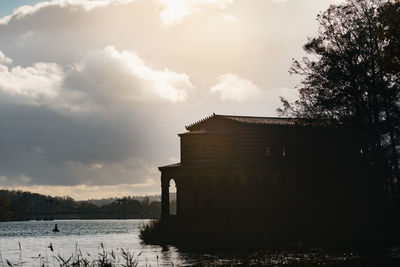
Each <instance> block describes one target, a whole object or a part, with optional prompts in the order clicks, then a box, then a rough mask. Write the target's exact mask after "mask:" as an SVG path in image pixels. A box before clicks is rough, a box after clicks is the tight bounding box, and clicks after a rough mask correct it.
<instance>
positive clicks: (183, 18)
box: [0, 0, 337, 199]
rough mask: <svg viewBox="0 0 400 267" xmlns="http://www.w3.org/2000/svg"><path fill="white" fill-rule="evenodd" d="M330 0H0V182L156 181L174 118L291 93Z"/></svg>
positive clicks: (98, 186) (245, 111)
mask: <svg viewBox="0 0 400 267" xmlns="http://www.w3.org/2000/svg"><path fill="white" fill-rule="evenodd" d="M334 2H337V1H334V0H286V1H285V0H53V1H43V2H40V1H28V0H27V1H22V0H20V1H16V0H9V1H5V0H1V4H0V9H1V12H0V14H1V15H2V16H3V17H2V18H1V19H0V51H1V52H0V125H1V126H0V188H8V189H21V190H29V191H34V192H39V193H43V194H50V195H59V196H64V195H70V196H72V197H73V198H76V199H88V198H98V197H109V196H122V195H145V194H155V193H157V194H158V193H160V181H159V180H160V173H159V172H158V169H157V166H160V165H166V164H169V163H173V162H178V161H179V138H178V136H177V133H179V132H184V131H185V129H184V126H185V125H188V124H190V123H192V122H195V121H197V120H199V119H201V118H203V117H206V116H209V115H211V114H212V113H213V112H215V113H217V114H238V115H239V114H240V115H255V116H275V115H276V112H275V110H276V108H277V107H278V106H279V105H280V103H279V96H285V97H288V98H291V99H294V98H295V97H296V91H295V89H294V86H295V85H296V84H297V83H298V77H293V76H290V75H289V73H288V69H289V67H290V65H291V60H292V58H299V57H302V56H304V53H303V51H302V45H303V44H304V43H305V42H306V40H307V36H313V35H315V33H316V32H317V25H316V22H315V18H316V16H317V14H318V13H319V12H320V11H322V10H325V9H326V8H327V7H328V5H329V4H330V3H334ZM35 3H37V4H35ZM24 4H25V6H22V5H24Z"/></svg>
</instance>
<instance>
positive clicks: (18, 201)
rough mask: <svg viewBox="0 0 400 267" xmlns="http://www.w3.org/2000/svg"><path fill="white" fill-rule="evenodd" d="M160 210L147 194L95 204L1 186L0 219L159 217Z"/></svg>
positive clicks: (159, 205) (158, 205) (158, 204)
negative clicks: (138, 198)
mask: <svg viewBox="0 0 400 267" xmlns="http://www.w3.org/2000/svg"><path fill="white" fill-rule="evenodd" d="M160 210H161V204H160V202H159V201H150V199H149V198H148V197H143V198H142V201H139V200H137V199H135V198H132V197H124V198H121V199H115V200H113V201H112V202H109V203H108V204H105V205H103V206H97V205H95V204H93V203H91V202H90V201H74V200H73V199H72V198H70V197H50V196H44V195H40V194H36V193H30V192H22V191H8V190H0V221H26V220H51V219H139V218H158V217H159V216H160Z"/></svg>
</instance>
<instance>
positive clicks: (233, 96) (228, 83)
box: [211, 73, 262, 102]
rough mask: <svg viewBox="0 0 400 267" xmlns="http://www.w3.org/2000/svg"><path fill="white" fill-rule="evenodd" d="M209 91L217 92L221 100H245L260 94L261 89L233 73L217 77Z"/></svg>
mask: <svg viewBox="0 0 400 267" xmlns="http://www.w3.org/2000/svg"><path fill="white" fill-rule="evenodd" d="M211 92H212V93H215V94H219V95H220V97H221V98H222V100H231V101H237V102H241V101H245V100H249V99H255V98H257V97H258V96H260V95H261V92H262V91H261V89H260V88H259V87H258V86H257V85H255V84H254V83H252V82H251V81H249V80H246V79H243V78H241V77H239V76H237V75H235V74H231V73H229V74H225V75H221V76H219V77H218V83H217V84H216V85H214V86H213V87H212V88H211Z"/></svg>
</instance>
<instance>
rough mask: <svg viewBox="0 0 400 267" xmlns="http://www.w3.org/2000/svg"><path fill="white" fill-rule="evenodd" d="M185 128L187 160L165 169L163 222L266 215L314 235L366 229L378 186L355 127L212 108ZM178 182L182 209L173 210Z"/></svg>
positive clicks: (270, 222) (275, 225)
mask: <svg viewBox="0 0 400 267" xmlns="http://www.w3.org/2000/svg"><path fill="white" fill-rule="evenodd" d="M186 129H187V132H185V133H181V134H179V137H180V140H181V142H180V146H181V160H180V162H179V163H176V164H172V165H168V166H163V167H159V170H160V171H161V187H162V214H161V216H162V220H167V219H171V218H174V219H177V220H180V221H182V220H183V221H185V220H187V221H190V220H197V221H198V220H227V219H228V220H232V221H238V220H250V219H251V220H263V221H265V223H266V224H265V225H266V227H269V228H270V229H275V230H276V231H301V232H304V233H306V234H307V235H310V233H315V234H316V235H318V234H321V233H324V234H326V233H329V234H331V235H337V234H339V233H340V234H341V235H346V233H349V232H352V236H354V234H357V232H354V231H355V229H359V231H361V229H362V221H363V218H365V214H366V213H367V212H368V201H367V199H368V194H370V192H371V190H370V189H371V188H374V186H375V185H374V184H371V182H369V181H370V179H366V177H369V176H370V175H371V173H370V172H371V170H370V169H368V168H366V166H365V163H364V161H363V152H362V151H361V149H360V143H359V138H358V135H357V131H355V130H354V129H353V128H351V127H349V126H343V125H338V124H335V123H334V122H332V121H318V120H306V119H294V118H275V117H249V116H228V115H216V114H213V115H212V116H210V117H207V118H205V119H203V120H200V121H198V122H196V123H193V124H191V125H189V126H187V127H186ZM171 180H174V181H175V184H176V189H177V190H176V194H177V196H176V201H177V202H176V205H177V212H176V215H170V212H169V209H170V208H169V187H170V183H171ZM356 231H358V230H356Z"/></svg>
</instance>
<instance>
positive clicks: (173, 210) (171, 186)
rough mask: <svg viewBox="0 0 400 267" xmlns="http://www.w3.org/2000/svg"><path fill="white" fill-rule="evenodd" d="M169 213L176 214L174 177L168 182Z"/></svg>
mask: <svg viewBox="0 0 400 267" xmlns="http://www.w3.org/2000/svg"><path fill="white" fill-rule="evenodd" d="M169 214H170V215H176V214H177V212H176V183H175V181H174V179H171V180H170V182H169Z"/></svg>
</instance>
